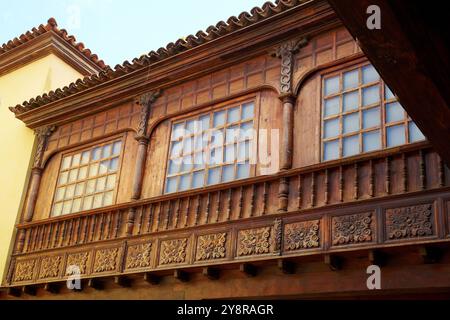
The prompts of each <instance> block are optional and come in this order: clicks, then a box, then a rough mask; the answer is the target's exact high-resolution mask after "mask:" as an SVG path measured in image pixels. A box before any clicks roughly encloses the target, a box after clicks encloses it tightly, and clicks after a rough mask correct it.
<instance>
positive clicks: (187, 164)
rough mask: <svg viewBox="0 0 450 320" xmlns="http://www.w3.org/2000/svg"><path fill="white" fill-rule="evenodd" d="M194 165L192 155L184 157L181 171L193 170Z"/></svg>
mask: <svg viewBox="0 0 450 320" xmlns="http://www.w3.org/2000/svg"><path fill="white" fill-rule="evenodd" d="M192 167H193V160H192V155H189V156H186V157H183V159H182V163H181V172H186V171H191V170H192Z"/></svg>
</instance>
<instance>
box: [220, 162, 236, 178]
mask: <svg viewBox="0 0 450 320" xmlns="http://www.w3.org/2000/svg"><path fill="white" fill-rule="evenodd" d="M233 179H234V164H231V165H227V166H224V167H223V171H222V182H227V181H231V180H233Z"/></svg>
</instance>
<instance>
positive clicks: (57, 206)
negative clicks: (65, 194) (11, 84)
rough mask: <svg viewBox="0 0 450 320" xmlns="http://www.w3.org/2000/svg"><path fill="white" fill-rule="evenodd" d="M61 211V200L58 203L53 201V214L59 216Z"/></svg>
mask: <svg viewBox="0 0 450 320" xmlns="http://www.w3.org/2000/svg"><path fill="white" fill-rule="evenodd" d="M61 212H62V202H60V203H55V205H54V206H53V213H52V215H53V216H59V215H60V214H61Z"/></svg>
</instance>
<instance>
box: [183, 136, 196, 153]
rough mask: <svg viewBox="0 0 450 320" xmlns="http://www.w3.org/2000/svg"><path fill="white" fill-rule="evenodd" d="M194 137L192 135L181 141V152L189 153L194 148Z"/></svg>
mask: <svg viewBox="0 0 450 320" xmlns="http://www.w3.org/2000/svg"><path fill="white" fill-rule="evenodd" d="M193 148H194V139H193V138H192V137H189V138H185V139H184V142H183V154H190V153H192V151H193V150H194V149H193Z"/></svg>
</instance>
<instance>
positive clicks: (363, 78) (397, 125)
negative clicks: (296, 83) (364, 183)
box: [322, 64, 425, 160]
mask: <svg viewBox="0 0 450 320" xmlns="http://www.w3.org/2000/svg"><path fill="white" fill-rule="evenodd" d="M424 139H425V137H424V136H423V134H422V133H421V132H420V130H419V128H418V127H417V126H416V124H415V123H414V122H413V121H412V120H411V118H409V117H408V115H407V114H406V112H405V110H404V109H403V108H402V106H401V105H400V103H399V102H398V101H397V100H396V98H395V96H394V94H393V93H392V92H391V90H389V88H388V87H387V86H386V85H385V84H384V82H383V80H382V79H380V76H379V75H378V73H377V71H376V70H375V68H374V67H373V66H372V65H370V64H367V65H363V66H360V67H357V68H353V69H351V70H346V71H342V72H339V73H338V74H333V75H331V76H326V77H324V78H323V101H322V159H323V160H332V159H337V158H341V157H348V156H352V155H355V154H359V153H364V152H369V151H373V150H378V149H382V148H390V147H394V146H398V145H402V144H405V143H412V142H416V141H420V140H424Z"/></svg>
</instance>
